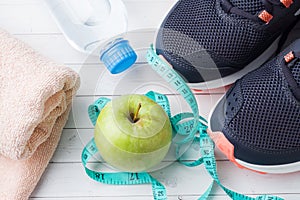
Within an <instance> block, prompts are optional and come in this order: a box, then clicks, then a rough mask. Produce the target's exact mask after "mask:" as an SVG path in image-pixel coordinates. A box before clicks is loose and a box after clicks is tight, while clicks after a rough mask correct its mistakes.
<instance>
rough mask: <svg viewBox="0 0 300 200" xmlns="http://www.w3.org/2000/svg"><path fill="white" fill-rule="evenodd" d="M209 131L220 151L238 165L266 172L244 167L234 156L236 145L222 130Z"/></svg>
mask: <svg viewBox="0 0 300 200" xmlns="http://www.w3.org/2000/svg"><path fill="white" fill-rule="evenodd" d="M207 133H208V135H209V136H210V138H211V139H212V140H213V141H214V143H215V145H216V146H217V147H218V149H220V151H221V152H222V153H223V154H224V155H225V156H226V157H227V158H228V159H229V160H230V161H231V162H233V163H234V164H235V165H236V166H237V167H239V168H241V169H248V170H251V171H254V172H257V173H260V174H266V172H260V171H256V170H253V169H249V168H247V167H244V166H242V165H240V164H239V163H238V162H237V161H236V160H235V157H234V146H233V144H231V143H230V142H229V140H228V139H227V138H226V137H225V136H224V134H223V133H222V132H219V131H218V132H212V131H211V130H209V129H207Z"/></svg>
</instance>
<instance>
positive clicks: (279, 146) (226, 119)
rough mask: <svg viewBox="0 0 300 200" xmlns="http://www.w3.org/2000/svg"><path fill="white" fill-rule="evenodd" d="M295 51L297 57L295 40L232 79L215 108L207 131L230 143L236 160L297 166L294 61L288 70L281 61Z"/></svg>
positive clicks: (298, 79) (299, 64) (299, 107)
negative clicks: (254, 68) (284, 48)
mask: <svg viewBox="0 0 300 200" xmlns="http://www.w3.org/2000/svg"><path fill="white" fill-rule="evenodd" d="M295 48H298V50H299V52H300V40H297V42H295V43H294V44H293V45H291V47H289V48H288V49H286V50H285V51H284V52H283V53H281V54H280V55H278V57H276V58H274V59H273V60H271V61H270V62H268V63H267V64H265V65H264V66H262V67H261V68H259V69H257V70H255V71H253V72H251V73H249V74H247V75H246V76H245V77H243V78H242V79H241V80H238V81H237V82H236V84H235V85H234V86H233V87H232V89H231V90H230V91H228V92H227V94H226V97H224V98H223V99H222V100H221V102H220V103H219V104H218V106H217V107H216V109H215V111H214V114H213V116H212V118H211V124H212V127H211V128H212V129H213V131H222V132H223V133H224V135H225V136H226V137H227V138H228V139H229V140H230V142H232V144H234V146H235V156H236V158H239V159H241V160H243V161H246V162H250V163H254V164H287V163H292V162H296V161H300V98H299V95H300V75H299V72H300V59H295V61H294V62H293V63H292V65H290V66H287V65H286V64H284V59H283V57H284V55H285V54H286V53H287V52H289V51H290V50H293V49H295ZM291 88H295V89H294V90H291ZM217 115H218V116H217ZM214 120H215V121H214Z"/></svg>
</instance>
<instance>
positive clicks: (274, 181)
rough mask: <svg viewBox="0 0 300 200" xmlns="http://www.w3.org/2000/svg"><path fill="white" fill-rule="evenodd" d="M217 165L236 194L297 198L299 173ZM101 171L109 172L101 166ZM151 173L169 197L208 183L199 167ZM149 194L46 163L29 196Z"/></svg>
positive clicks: (75, 167)
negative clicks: (255, 170) (94, 179)
mask: <svg viewBox="0 0 300 200" xmlns="http://www.w3.org/2000/svg"><path fill="white" fill-rule="evenodd" d="M218 166H219V167H218V170H219V176H220V180H221V182H222V183H223V185H225V186H227V187H229V188H231V189H234V190H237V191H238V192H241V193H244V194H271V193H272V194H274V193H275V194H277V195H284V194H289V193H291V194H298V195H299V191H300V190H299V184H298V180H299V178H300V173H290V174H284V175H270V174H268V175H261V174H257V173H254V172H251V171H249V170H241V169H238V168H236V167H234V166H233V164H232V163H230V162H228V161H220V162H218ZM103 169H104V170H108V171H111V170H110V169H107V168H106V167H105V166H104V167H103ZM151 174H152V175H153V176H154V177H155V178H157V179H158V180H159V181H161V182H162V183H163V184H164V185H165V186H166V188H167V192H168V194H169V195H173V196H174V195H175V196H176V195H180V196H185V195H200V194H202V193H203V192H204V191H205V189H206V188H207V187H208V185H209V183H210V181H211V178H210V177H209V175H208V174H207V172H206V170H205V169H204V168H203V166H200V167H196V168H186V167H183V166H180V165H179V164H177V163H174V164H173V165H171V166H169V167H167V168H164V169H162V170H159V171H156V172H153V173H151ZM287 183H289V184H287ZM116 190H117V191H118V192H116ZM151 194H152V193H151V186H150V185H137V186H112V185H105V184H101V183H98V182H95V181H93V180H91V179H89V178H88V177H87V176H86V174H85V172H84V169H83V167H82V165H81V164H80V163H50V164H49V166H48V167H47V169H46V171H45V173H44V175H43V176H42V179H41V181H40V183H39V185H38V186H37V188H36V189H35V191H34V192H33V194H32V197H57V198H62V197H76V196H77V197H97V196H100V197H102V196H109V197H119V196H123V197H126V196H140V195H142V196H143V195H146V196H147V195H151ZM214 195H224V192H223V191H222V190H221V189H220V188H215V189H214Z"/></svg>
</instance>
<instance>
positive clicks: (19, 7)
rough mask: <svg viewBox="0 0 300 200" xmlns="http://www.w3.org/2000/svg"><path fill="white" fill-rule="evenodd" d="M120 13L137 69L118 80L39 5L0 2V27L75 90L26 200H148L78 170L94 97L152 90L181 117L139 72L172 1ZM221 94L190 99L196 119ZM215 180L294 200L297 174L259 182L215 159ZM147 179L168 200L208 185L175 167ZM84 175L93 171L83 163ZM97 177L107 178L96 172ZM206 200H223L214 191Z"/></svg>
mask: <svg viewBox="0 0 300 200" xmlns="http://www.w3.org/2000/svg"><path fill="white" fill-rule="evenodd" d="M124 3H125V5H126V8H127V10H128V30H129V31H130V32H131V34H130V35H128V37H129V38H132V40H131V41H132V45H133V46H134V48H136V49H139V50H138V55H139V57H138V64H137V65H136V66H135V67H134V68H132V69H131V70H129V71H128V72H126V73H123V74H121V75H118V76H112V75H110V74H109V73H108V72H107V71H106V69H105V68H104V66H103V65H102V64H101V63H100V62H99V58H98V57H96V56H89V55H86V54H83V53H80V52H78V51H76V50H74V49H73V48H72V47H71V46H70V45H69V43H68V42H67V41H66V40H65V38H64V36H63V35H62V33H61V31H60V30H59V29H58V27H57V26H56V24H55V22H54V21H53V19H52V17H51V16H50V14H49V11H48V10H47V8H46V7H45V5H44V2H43V1H41V0H26V1H24V0H0V27H1V28H4V29H6V30H7V31H9V32H10V33H12V34H14V35H16V37H18V38H20V39H21V40H23V41H24V42H26V43H28V44H29V45H31V46H32V47H33V48H34V49H36V50H37V51H39V52H40V53H41V54H43V55H45V56H47V57H49V58H50V59H53V60H54V61H56V62H58V63H63V64H66V65H68V66H69V67H71V68H72V69H74V70H76V71H77V72H78V73H79V74H80V76H81V82H82V84H81V88H80V89H79V91H78V94H77V96H76V98H75V99H74V101H73V105H72V112H71V114H70V117H69V120H68V123H67V125H66V126H65V129H64V131H63V134H62V137H61V140H60V143H59V145H58V147H57V150H56V152H55V154H54V156H53V158H52V159H51V162H50V164H49V166H48V167H47V169H46V171H45V173H44V174H43V176H42V179H41V180H40V182H39V184H38V186H37V187H36V189H35V191H34V192H33V194H32V195H31V198H30V200H57V199H60V200H71V199H72V200H73V199H74V200H96V199H105V200H114V199H119V200H138V199H147V200H150V199H152V195H151V194H152V192H151V186H150V185H138V186H112V185H104V184H101V183H97V182H95V181H93V180H91V179H89V178H88V177H87V175H86V174H85V172H84V168H83V166H82V164H81V162H80V159H81V158H80V156H81V151H82V149H83V147H84V145H85V144H86V143H87V142H88V141H89V140H90V139H91V138H92V137H93V126H92V124H91V123H90V121H89V119H88V115H87V107H88V105H90V104H91V103H92V102H93V101H94V100H95V99H97V98H98V97H100V96H107V97H109V98H115V97H117V96H119V95H122V94H128V93H145V92H147V91H148V90H156V91H158V92H161V93H164V94H167V95H168V97H169V98H170V102H171V108H172V113H174V114H175V113H177V112H181V111H189V107H188V105H186V103H185V102H184V101H183V99H182V98H181V97H180V96H179V95H178V94H177V93H176V92H175V91H174V90H173V89H172V88H171V87H170V86H169V85H168V84H166V83H165V82H164V81H163V80H162V79H161V78H160V77H159V76H158V75H156V74H155V73H154V72H153V71H152V69H151V68H150V67H149V66H148V65H147V64H146V61H145V58H144V57H143V55H144V53H145V50H146V49H147V48H148V46H149V44H150V43H153V41H154V38H155V32H156V29H157V28H158V27H159V25H160V23H161V21H162V20H163V18H164V16H165V15H166V13H167V12H168V10H170V9H171V7H172V5H174V3H176V0H124ZM299 36H300V23H298V24H297V26H296V27H295V29H294V30H293V31H292V32H291V33H290V36H289V40H288V42H289V43H290V42H291V41H292V40H294V39H296V38H298V37H299ZM223 94H224V89H223V88H221V89H218V90H214V91H204V92H196V99H197V102H198V104H199V108H200V114H201V115H203V116H204V117H206V118H207V117H208V115H209V112H210V111H211V109H212V107H213V106H214V105H215V103H216V102H217V100H218V99H219V98H221V96H222V95H223ZM193 148H194V149H192V150H191V152H189V153H188V154H187V155H186V156H185V157H184V158H185V159H188V160H190V159H196V158H197V157H198V156H199V149H197V147H193ZM216 158H217V164H218V171H219V174H220V180H221V182H222V183H223V184H224V185H225V186H228V187H229V188H231V189H233V190H235V191H238V192H241V193H244V194H248V195H254V196H256V195H259V194H265V193H266V194H276V195H279V196H281V197H284V198H286V199H291V200H298V199H300V186H299V180H300V173H292V174H285V175H261V174H257V173H254V172H251V171H247V170H242V169H239V168H237V167H236V166H234V165H233V164H232V163H230V162H229V161H228V159H227V158H226V157H225V156H224V155H222V154H221V153H220V152H219V151H218V150H217V151H216ZM164 162H166V163H167V162H169V163H170V166H169V167H167V168H164V169H162V170H159V171H156V172H153V176H155V177H157V178H158V179H159V180H160V181H161V182H162V183H164V184H165V186H166V188H167V193H168V197H169V199H171V200H191V199H197V197H199V196H200V195H201V194H202V193H203V192H204V191H205V189H206V187H208V185H209V184H210V181H211V178H210V177H209V175H208V174H207V172H206V170H205V169H204V168H203V166H200V167H196V168H187V167H183V166H181V165H179V164H178V163H173V164H172V162H170V161H168V160H165V161H164ZM91 165H92V166H91V167H96V168H98V167H99V165H97V164H95V163H94V164H93V163H91ZM101 169H103V170H109V169H108V168H107V167H105V165H102V168H101ZM0 199H1V197H0ZM209 199H210V200H223V199H229V198H228V197H227V196H226V195H225V194H224V192H223V191H221V190H220V188H218V187H215V188H214V190H213V193H212V195H211V196H210V198H209Z"/></svg>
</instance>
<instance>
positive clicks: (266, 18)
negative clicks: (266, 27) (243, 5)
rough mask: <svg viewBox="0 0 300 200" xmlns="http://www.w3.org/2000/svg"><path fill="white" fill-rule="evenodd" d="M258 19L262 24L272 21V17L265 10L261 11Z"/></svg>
mask: <svg viewBox="0 0 300 200" xmlns="http://www.w3.org/2000/svg"><path fill="white" fill-rule="evenodd" d="M258 17H259V18H260V19H261V20H263V21H264V22H266V23H267V24H268V23H269V22H270V21H271V20H272V19H273V15H271V14H270V13H268V12H267V11H266V10H263V11H261V13H260V14H259V15H258Z"/></svg>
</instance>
